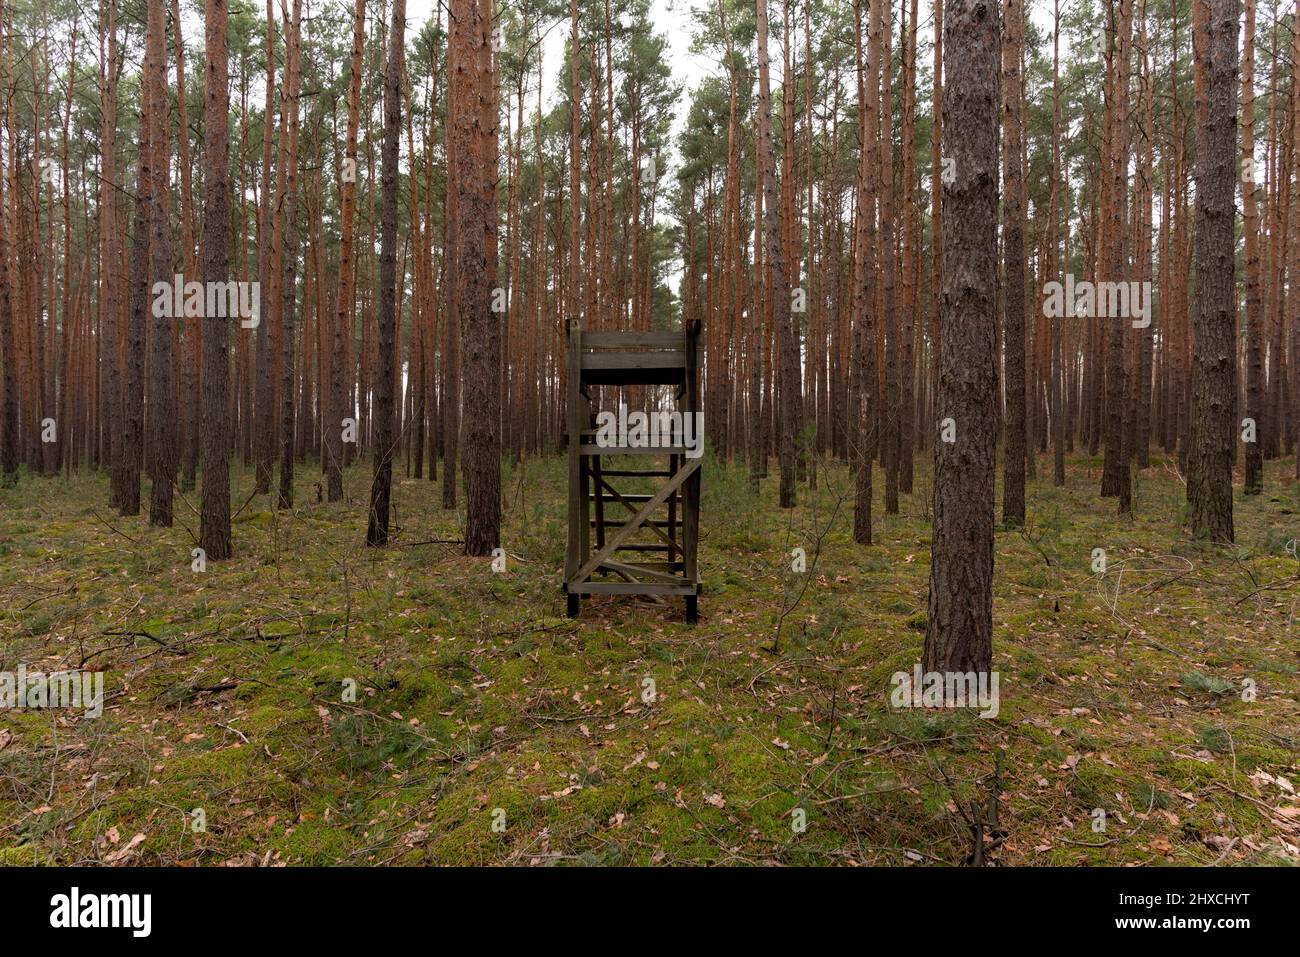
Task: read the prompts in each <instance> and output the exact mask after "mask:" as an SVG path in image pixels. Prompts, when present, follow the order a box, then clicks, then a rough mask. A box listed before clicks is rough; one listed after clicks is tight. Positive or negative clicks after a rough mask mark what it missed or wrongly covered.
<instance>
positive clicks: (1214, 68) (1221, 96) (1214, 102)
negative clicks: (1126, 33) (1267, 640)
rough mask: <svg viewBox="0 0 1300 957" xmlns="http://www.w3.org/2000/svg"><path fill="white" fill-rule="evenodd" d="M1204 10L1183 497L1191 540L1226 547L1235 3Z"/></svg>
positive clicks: (1232, 377)
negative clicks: (1198, 537)
mask: <svg viewBox="0 0 1300 957" xmlns="http://www.w3.org/2000/svg"><path fill="white" fill-rule="evenodd" d="M1194 2H1197V3H1205V4H1207V5H1208V6H1209V8H1210V9H1209V15H1208V17H1206V18H1205V30H1206V35H1205V36H1204V37H1203V38H1202V40H1201V42H1200V43H1199V44H1198V50H1197V55H1198V57H1203V58H1204V60H1205V65H1204V70H1205V74H1206V77H1205V96H1206V109H1205V114H1204V119H1203V122H1200V123H1198V124H1197V125H1198V129H1197V137H1196V184H1197V189H1196V300H1195V314H1194V317H1193V333H1194V337H1195V346H1194V348H1193V350H1192V421H1191V429H1192V447H1191V450H1190V454H1189V456H1188V476H1187V497H1188V502H1189V503H1190V504H1191V526H1192V531H1193V532H1194V533H1195V534H1197V535H1205V536H1208V537H1209V538H1211V539H1213V540H1214V541H1218V542H1231V541H1232V540H1233V526H1232V461H1233V452H1234V449H1235V448H1236V422H1235V421H1234V420H1235V418H1236V416H1235V415H1234V413H1235V410H1236V406H1237V366H1236V349H1235V342H1234V339H1235V329H1236V294H1235V288H1236V286H1235V267H1236V262H1235V246H1236V230H1235V219H1236V216H1235V206H1234V198H1235V193H1236V178H1237V170H1238V169H1239V167H1238V165H1237V149H1236V145H1237V32H1238V29H1239V27H1240V23H1239V20H1238V14H1237V11H1238V6H1237V0H1194Z"/></svg>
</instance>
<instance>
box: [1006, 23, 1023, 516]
mask: <svg viewBox="0 0 1300 957" xmlns="http://www.w3.org/2000/svg"><path fill="white" fill-rule="evenodd" d="M1002 17H1003V23H1002V30H1003V33H1002V179H1003V188H1004V190H1005V192H1004V194H1003V196H1002V244H1003V245H1002V251H1003V259H1002V268H1003V272H1004V273H1005V278H1004V280H1003V281H1004V282H1005V284H1006V286H1005V289H1006V291H1005V294H1004V296H1003V319H1002V321H1003V329H1004V337H1005V341H1006V389H1007V418H1006V430H1007V432H1006V434H1007V438H1006V448H1005V449H1004V451H1003V478H1002V521H1003V523H1004V524H1006V525H1008V526H1011V527H1016V526H1020V525H1023V524H1024V522H1025V454H1026V453H1025V428H1026V426H1025V232H1024V213H1025V178H1024V168H1023V167H1022V165H1021V155H1020V137H1021V129H1020V110H1021V89H1020V48H1021V44H1023V43H1024V7H1023V0H1003V6H1002Z"/></svg>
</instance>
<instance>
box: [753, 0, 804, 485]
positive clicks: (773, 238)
mask: <svg viewBox="0 0 1300 957" xmlns="http://www.w3.org/2000/svg"><path fill="white" fill-rule="evenodd" d="M769 73H770V71H769V67H768V53H767V0H758V140H759V142H758V150H759V157H758V159H759V183H760V187H759V188H760V189H761V190H762V193H763V215H764V219H765V220H766V222H765V223H764V227H765V231H766V237H765V238H766V241H767V266H768V268H769V269H771V271H772V309H773V312H774V316H775V321H776V326H777V330H778V332H779V336H780V349H781V394H780V398H779V401H780V403H781V404H780V416H781V439H780V459H781V493H780V504H781V507H782V508H793V507H794V505H795V485H794V480H795V474H794V473H795V440H796V438H797V436H796V433H797V432H798V430H799V426H798V412H799V409H798V402H799V352H798V350H799V346H798V343H796V342H795V337H794V329H793V328H792V323H791V317H790V285H789V283H788V282H787V281H786V274H785V270H786V259H785V254H784V252H783V251H782V247H781V238H782V237H781V204H780V201H779V200H778V198H777V184H776V149H775V147H774V145H773V142H772V95H771V81H770V78H769ZM790 81H791V78H790V77H788V76H787V77H786V78H785V80H784V82H786V83H789V82H790ZM784 122H786V123H790V122H791V117H789V116H787V117H785V120H784Z"/></svg>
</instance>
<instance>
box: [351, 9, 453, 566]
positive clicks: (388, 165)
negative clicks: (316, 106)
mask: <svg viewBox="0 0 1300 957" xmlns="http://www.w3.org/2000/svg"><path fill="white" fill-rule="evenodd" d="M405 31H406V0H393V9H392V23H391V25H390V27H389V33H388V62H387V64H386V68H385V72H384V150H383V155H382V158H381V161H380V173H379V176H380V189H381V190H382V191H383V195H382V197H381V200H380V202H381V203H382V205H381V208H380V213H379V320H378V330H377V331H378V367H377V370H376V377H377V381H376V383H375V426H374V439H373V442H374V448H373V455H374V463H375V469H374V479H373V481H372V482H371V485H370V521H369V523H368V525H367V527H366V544H367V545H370V546H378V545H386V544H388V512H389V505H390V498H391V495H392V488H393V401H394V397H393V390H394V375H395V369H396V358H395V356H394V350H395V345H394V338H395V334H396V328H397V318H398V309H399V305H400V304H399V303H398V299H397V191H398V182H397V180H398V170H397V153H398V149H399V148H400V146H401V141H402V67H403V59H404V47H403V42H404V38H405V35H406V33H405ZM448 188H452V186H451V184H448Z"/></svg>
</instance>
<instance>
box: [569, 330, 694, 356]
mask: <svg viewBox="0 0 1300 957" xmlns="http://www.w3.org/2000/svg"><path fill="white" fill-rule="evenodd" d="M582 347H583V349H669V350H674V349H675V350H677V351H679V352H680V351H682V350H684V349H685V348H686V340H685V338H684V337H683V336H682V334H681V333H680V332H584V333H583V334H582Z"/></svg>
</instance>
